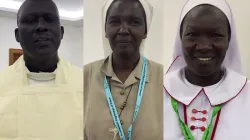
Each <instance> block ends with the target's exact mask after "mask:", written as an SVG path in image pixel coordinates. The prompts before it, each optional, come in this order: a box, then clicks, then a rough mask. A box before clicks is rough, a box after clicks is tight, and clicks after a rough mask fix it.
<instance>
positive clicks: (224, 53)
mask: <svg viewBox="0 0 250 140" xmlns="http://www.w3.org/2000/svg"><path fill="white" fill-rule="evenodd" d="M174 58H175V60H174V62H173V64H172V65H171V66H170V68H169V70H168V72H167V74H166V75H165V76H164V88H165V94H164V140H184V139H185V140H247V139H250V135H248V134H247V131H248V129H249V126H250V120H249V117H250V115H249V114H250V112H248V110H249V109H250V108H249V107H250V106H249V105H250V94H249V93H250V89H249V82H248V81H247V78H246V77H245V76H244V73H243V70H242V66H241V61H240V55H239V51H238V44H237V39H236V32H235V26H234V21H233V15H232V12H231V9H230V6H229V5H228V4H227V2H226V1H224V0H188V1H187V2H186V3H185V6H184V7H183V9H182V13H181V17H180V26H179V29H178V33H177V38H176V44H175V49H174Z"/></svg>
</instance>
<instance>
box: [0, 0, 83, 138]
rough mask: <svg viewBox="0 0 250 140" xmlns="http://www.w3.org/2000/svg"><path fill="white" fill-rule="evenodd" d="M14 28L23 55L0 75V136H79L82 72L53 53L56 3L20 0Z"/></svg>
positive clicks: (58, 33)
mask: <svg viewBox="0 0 250 140" xmlns="http://www.w3.org/2000/svg"><path fill="white" fill-rule="evenodd" d="M17 26H18V28H17V29H15V37H16V41H17V42H19V43H20V45H21V47H22V49H23V56H21V57H20V58H19V59H18V60H17V61H16V62H15V63H14V64H13V65H12V66H10V67H8V68H7V69H6V70H4V71H3V72H1V73H0V139H1V140H7V139H8V140H9V139H18V140H38V139H39V140H82V139H83V137H82V132H83V130H82V124H83V119H82V118H83V114H82V112H83V101H82V94H83V73H82V70H81V69H80V68H77V67H76V66H73V65H71V64H70V63H69V62H68V61H66V60H64V59H63V58H61V57H58V49H59V46H60V43H61V39H62V38H63V34H64V28H63V27H62V26H61V24H60V18H59V13H58V9H57V6H56V5H55V3H54V2H53V1H52V0H26V1H25V2H24V3H23V4H22V6H21V7H20V9H19V11H18V16H17Z"/></svg>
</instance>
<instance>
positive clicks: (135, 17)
mask: <svg viewBox="0 0 250 140" xmlns="http://www.w3.org/2000/svg"><path fill="white" fill-rule="evenodd" d="M120 17H122V16H119V15H115V16H109V17H107V19H116V18H120ZM125 17H129V18H132V19H137V20H143V18H141V17H139V16H134V15H132V16H125Z"/></svg>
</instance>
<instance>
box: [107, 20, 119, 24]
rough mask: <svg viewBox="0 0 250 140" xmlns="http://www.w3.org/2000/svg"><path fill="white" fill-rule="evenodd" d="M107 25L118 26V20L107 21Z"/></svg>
mask: <svg viewBox="0 0 250 140" xmlns="http://www.w3.org/2000/svg"><path fill="white" fill-rule="evenodd" d="M108 24H111V25H113V24H119V20H117V19H112V20H109V22H108Z"/></svg>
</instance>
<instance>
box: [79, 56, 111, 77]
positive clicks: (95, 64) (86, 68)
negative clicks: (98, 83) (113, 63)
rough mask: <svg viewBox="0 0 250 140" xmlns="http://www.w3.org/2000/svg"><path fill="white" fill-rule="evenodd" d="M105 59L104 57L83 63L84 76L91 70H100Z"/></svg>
mask: <svg viewBox="0 0 250 140" xmlns="http://www.w3.org/2000/svg"><path fill="white" fill-rule="evenodd" d="M105 60H106V59H101V60H97V61H94V62H91V63H89V64H86V65H84V67H83V70H84V76H89V75H91V73H92V72H93V71H96V70H100V69H101V66H102V65H103V63H104V61H105Z"/></svg>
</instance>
